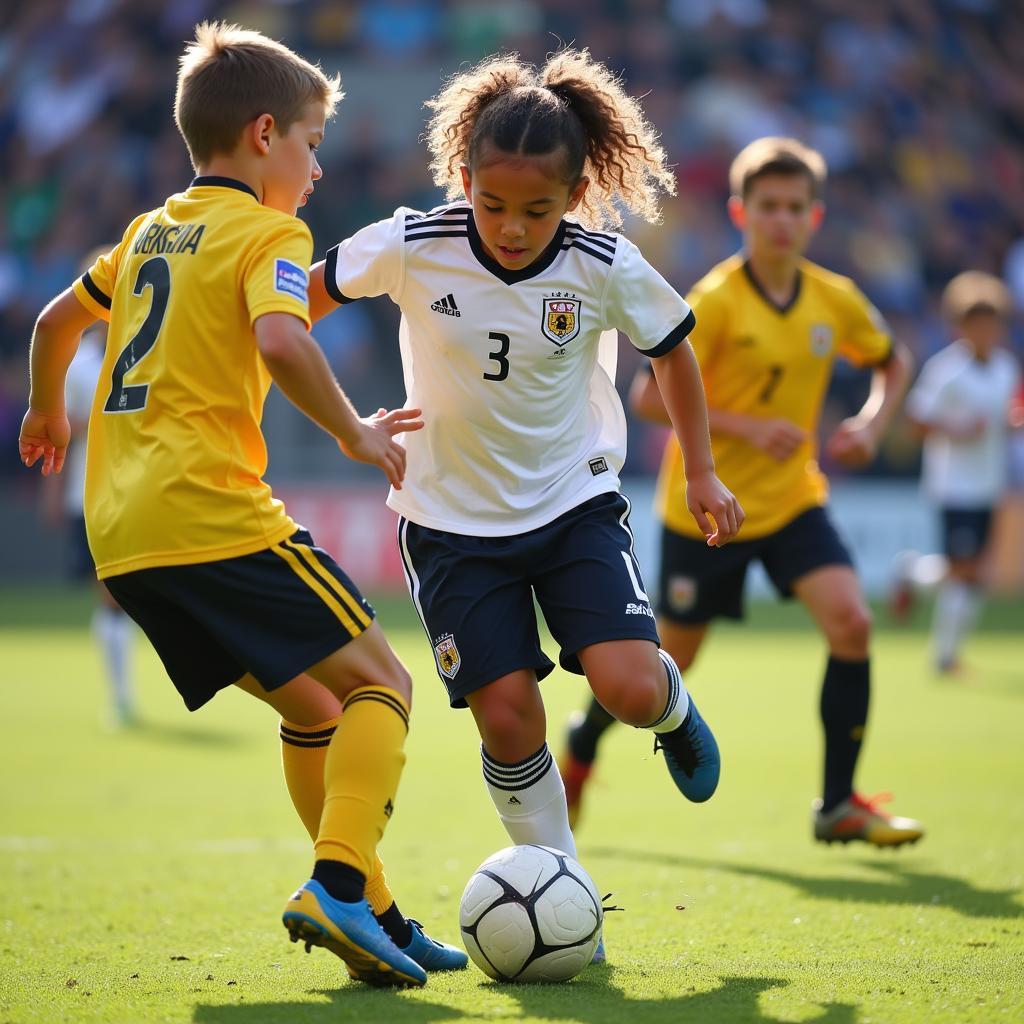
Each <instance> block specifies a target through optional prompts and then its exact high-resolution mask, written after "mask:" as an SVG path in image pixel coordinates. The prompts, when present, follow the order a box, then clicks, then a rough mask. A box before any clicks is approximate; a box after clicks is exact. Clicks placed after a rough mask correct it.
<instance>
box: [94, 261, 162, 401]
mask: <svg viewBox="0 0 1024 1024" xmlns="http://www.w3.org/2000/svg"><path fill="white" fill-rule="evenodd" d="M146 288H150V289H151V290H152V294H151V295H150V306H149V313H147V314H146V319H145V320H143V322H142V326H141V327H140V328H139V329H138V331H136V333H135V335H134V336H133V337H132V339H131V340H130V341H129V342H128V344H127V345H125V347H124V348H123V349H121V353H120V355H119V356H118V357H117V361H116V362H115V363H114V370H113V373H112V374H111V387H110V394H109V395H108V396H107V401H106V402H105V403H104V406H103V411H104V412H138V411H139V410H140V409H145V408H146V396H147V394H148V393H149V385H148V384H128V385H125V382H124V378H125V374H127V373H129V372H130V371H131V370H132V369H134V368H135V366H136V364H137V363H138V362H139V361H140V360H142V359H144V358H145V357H146V356H147V355H149V352H150V350H151V349H152V348H153V346H154V345H155V344H156V339H157V337H158V335H159V334H160V328H161V327H162V326H163V322H164V314H165V313H166V312H167V300H168V299H169V298H170V295H171V268H170V267H169V266H168V265H167V260H165V259H164V258H163V257H162V256H156V257H154V258H153V259H151V260H146V262H145V263H143V264H142V266H141V267H139V273H138V275H137V276H136V278H135V287H134V288H133V289H132V294H133V295H141V294H142V293H143V291H144V290H145V289H146Z"/></svg>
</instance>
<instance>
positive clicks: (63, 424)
mask: <svg viewBox="0 0 1024 1024" xmlns="http://www.w3.org/2000/svg"><path fill="white" fill-rule="evenodd" d="M95 320H96V317H95V316H94V315H93V314H92V313H90V312H89V311H88V310H87V309H86V308H85V307H84V306H83V305H82V304H81V303H80V302H79V301H78V299H77V298H76V297H75V293H74V292H73V291H72V290H71V289H70V288H68V289H66V290H65V291H63V292H61V293H60V295H58V296H57V298H55V299H53V301H52V302H50V303H49V304H48V305H47V306H46V308H45V309H44V310H43V311H42V313H40V314H39V318H38V319H37V320H36V326H35V330H34V331H33V332H32V348H31V355H30V389H29V398H28V411H27V412H26V413H25V418H24V419H23V420H22V422H21V433H20V435H19V437H18V452H19V454H20V455H21V461H22V462H23V463H24V464H25V465H26V466H34V465H35V464H36V462H38V461H39V459H40V458H41V459H42V460H43V464H42V471H43V476H49V475H50V473H59V472H60V471H61V469H62V468H63V466H64V456H65V455H66V454H67V448H68V444H69V443H70V441H71V426H70V424H69V423H68V417H67V414H66V412H65V411H64V382H65V380H66V378H67V375H68V367H69V366H70V365H71V360H72V359H74V357H75V352H76V351H77V350H78V343H79V341H80V340H81V338H82V331H84V330H85V329H86V327H88V326H89V325H90V324H92V323H94V322H95Z"/></svg>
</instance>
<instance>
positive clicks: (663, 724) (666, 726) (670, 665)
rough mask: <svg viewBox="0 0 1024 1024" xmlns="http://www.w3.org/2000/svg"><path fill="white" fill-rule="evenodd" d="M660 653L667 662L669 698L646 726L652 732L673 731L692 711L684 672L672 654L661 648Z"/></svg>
mask: <svg viewBox="0 0 1024 1024" xmlns="http://www.w3.org/2000/svg"><path fill="white" fill-rule="evenodd" d="M658 654H659V656H660V657H661V660H662V661H663V662H664V663H665V674H666V675H667V676H668V700H667V701H666V702H665V710H664V711H663V712H662V713H661V714H660V715H659V716H658V717H657V718H656V719H655V720H654V721H653V722H651V724H650V725H648V726H645V727H644V728H646V729H650V730H651V732H672V730H673V729H678V728H679V726H681V725H682V724H683V722H685V721H686V716H687V714H689V711H690V695H689V694H688V693H687V692H686V687H685V686H684V685H683V676H682V673H681V672H680V671H679V666H678V665H676V663H675V662H674V661H673V660H672V655H671V654H669V653H668V651H664V650H661V649H660V648H659V650H658Z"/></svg>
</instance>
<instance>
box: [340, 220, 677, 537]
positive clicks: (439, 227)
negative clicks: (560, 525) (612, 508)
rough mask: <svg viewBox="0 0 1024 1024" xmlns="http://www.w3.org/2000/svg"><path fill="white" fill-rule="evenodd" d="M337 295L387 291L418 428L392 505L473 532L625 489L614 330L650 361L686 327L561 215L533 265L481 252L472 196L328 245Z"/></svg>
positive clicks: (624, 247)
mask: <svg viewBox="0 0 1024 1024" xmlns="http://www.w3.org/2000/svg"><path fill="white" fill-rule="evenodd" d="M324 280H325V284H326V287H327V290H328V292H329V293H330V294H331V295H332V297H333V298H334V299H335V300H336V301H338V302H350V301H352V300H354V299H359V298H363V297H367V296H372V295H388V296H389V297H390V298H391V300H392V301H393V302H394V303H395V304H396V305H397V306H398V307H399V308H400V309H401V311H402V322H401V328H400V331H399V343H400V346H401V353H402V365H403V370H404V375H405V388H406V395H407V401H406V404H407V406H409V407H413V408H420V409H422V410H423V420H424V427H423V429H422V430H420V431H416V432H414V433H409V434H400V435H398V438H397V440H398V441H399V443H401V444H403V445H404V446H405V447H406V449H407V452H408V465H407V469H406V476H405V481H404V483H403V486H402V490H400V491H395V490H392V491H391V493H390V495H389V496H388V505H389V506H390V507H391V508H393V509H394V510H395V511H396V512H398V513H399V514H400V515H403V516H405V517H406V518H407V519H409V520H410V521H411V522H413V523H417V524H418V525H420V526H426V527H431V528H433V529H438V530H445V531H447V532H450V533H461V534H467V535H470V536H485V537H490V536H510V535H513V534H518V533H525V532H526V531H528V530H533V529H536V528H537V527H540V526H543V525H545V524H546V523H549V522H551V521H552V520H553V519H556V518H557V517H558V516H560V515H561V514H562V513H563V512H567V511H568V510H569V509H571V508H574V507H576V506H577V505H579V504H581V503H582V502H584V501H586V500H588V499H589V498H592V497H594V496H595V495H597V494H602V493H604V492H606V491H615V490H618V487H619V478H618V474H619V470H620V468H621V466H622V463H623V461H624V460H625V455H626V421H625V416H624V414H623V411H622V404H621V402H620V401H619V397H618V394H617V392H616V391H615V385H614V378H615V357H616V351H617V341H616V335H615V333H614V332H615V331H616V330H621V331H623V332H624V333H625V334H627V335H628V336H629V338H630V340H631V341H632V343H633V345H634V346H635V347H636V348H637V349H638V350H639V351H641V352H643V353H645V354H646V355H649V356H655V357H656V356H659V355H664V354H665V353H666V352H668V351H670V350H671V349H672V348H673V347H674V346H675V345H677V344H678V343H679V342H680V341H682V340H683V339H684V338H686V336H687V335H688V334H689V333H690V331H691V330H692V329H693V325H694V317H693V313H692V312H691V310H690V307H689V306H688V305H687V304H686V302H685V301H684V300H683V299H682V298H681V297H680V296H679V294H678V293H677V292H676V291H675V290H674V289H673V288H672V287H671V286H670V285H669V284H668V283H667V282H666V281H665V280H664V278H662V276H661V275H660V274H659V273H658V272H657V271H656V270H655V269H654V268H653V267H651V266H650V264H648V263H647V262H646V260H644V258H643V257H642V256H641V254H640V251H639V250H638V249H637V247H636V246H635V245H633V243H632V242H630V241H628V240H627V239H626V238H623V237H622V236H621V235H617V234H604V233H599V232H593V231H585V230H583V229H582V228H581V227H580V226H579V225H578V224H575V223H573V222H571V221H564V220H563V221H562V223H561V225H560V226H559V229H558V231H557V233H556V234H555V237H554V239H553V241H552V242H551V245H550V246H549V247H548V249H547V250H546V251H545V252H544V253H543V254H542V255H541V256H539V257H538V258H537V259H536V260H535V261H534V262H533V263H532V264H530V265H529V266H528V267H524V268H522V269H521V270H506V269H504V268H503V267H502V266H501V265H500V264H499V263H498V262H497V261H496V260H494V259H492V258H491V257H490V256H488V255H487V253H486V251H485V250H484V247H483V244H482V242H481V240H480V236H479V234H478V232H477V230H476V225H475V223H474V221H473V214H472V209H471V207H470V206H469V204H468V203H464V202H463V203H454V204H451V205H449V206H444V207H439V208H437V209H435V210H432V211H431V212H430V213H429V214H423V213H419V212H416V211H414V210H409V209H405V208H401V209H399V210H397V211H396V212H395V214H394V216H392V217H390V218H389V219H387V220H382V221H378V222H377V223H376V224H371V225H369V226H368V227H365V228H363V229H362V230H361V231H358V232H357V233H356V234H355V235H353V236H352V237H351V238H349V239H347V240H346V241H344V242H342V243H341V244H340V245H337V246H335V247H334V248H333V249H331V250H330V251H329V252H328V254H327V264H326V268H325V275H324Z"/></svg>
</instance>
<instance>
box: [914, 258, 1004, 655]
mask: <svg viewBox="0 0 1024 1024" xmlns="http://www.w3.org/2000/svg"><path fill="white" fill-rule="evenodd" d="M1012 306H1013V302H1012V298H1011V296H1010V292H1009V290H1008V289H1007V287H1006V286H1005V285H1004V284H1003V282H1002V281H1000V280H999V279H998V278H997V277H993V276H992V275H991V274H985V273H982V272H981V271H974V270H969V271H965V272H964V273H962V274H958V275H957V276H956V277H954V278H953V280H952V281H950V282H949V284H948V285H947V286H946V290H945V291H944V292H943V295H942V311H943V314H944V316H945V318H946V320H947V321H948V323H949V325H950V327H951V329H952V330H953V331H954V332H955V338H954V340H953V341H952V342H951V343H950V344H949V345H948V346H947V347H946V348H944V349H943V350H942V351H941V352H938V353H937V354H936V355H934V356H932V357H931V358H930V359H929V360H928V361H927V362H926V363H925V364H924V366H923V367H922V369H921V374H920V376H919V377H918V379H917V382H916V383H915V385H914V388H913V390H912V391H911V393H910V396H909V398H908V399H907V414H908V416H909V417H910V420H911V422H912V423H913V424H914V426H915V428H916V429H917V431H918V433H919V434H920V436H921V437H922V438H923V439H924V462H923V467H922V485H923V488H924V492H925V494H926V495H927V497H928V498H929V500H930V501H931V502H932V503H933V504H934V505H935V506H936V509H937V511H938V513H939V517H940V519H941V533H942V546H943V552H944V554H945V556H946V572H945V576H944V578H943V579H942V581H941V583H940V584H939V590H938V594H937V595H936V599H935V609H934V613H933V619H932V634H931V652H932V659H933V661H934V665H935V668H936V670H937V671H938V672H951V671H954V670H956V669H957V668H958V667H959V657H960V647H961V645H962V643H963V640H964V638H965V636H966V635H967V633H968V632H969V630H970V629H971V626H972V625H973V623H974V621H975V619H976V618H977V615H978V611H979V609H980V606H981V601H982V596H983V594H984V578H983V570H984V562H985V555H986V552H987V548H988V542H989V539H990V536H991V529H992V520H993V512H994V510H995V507H996V505H997V504H998V503H999V501H1000V500H1001V499H1002V497H1003V496H1004V493H1005V491H1006V488H1007V478H1008V470H1009V462H1010V458H1009V446H1008V439H1009V432H1010V428H1011V425H1014V423H1015V424H1016V425H1017V426H1019V425H1020V412H1021V410H1020V408H1019V407H1018V405H1017V404H1016V399H1015V393H1016V391H1017V389H1018V387H1019V386H1020V381H1021V374H1020V366H1019V364H1018V363H1017V360H1016V359H1015V358H1014V357H1013V355H1011V354H1010V352H1008V351H1007V350H1006V349H1005V348H1004V347H1003V342H1004V341H1005V340H1006V336H1007V321H1008V319H1009V317H1010V314H1011V312H1012ZM915 561H916V560H915ZM932 561H934V559H933V560H932ZM925 570H926V566H921V567H919V566H918V565H917V564H914V563H913V562H912V563H911V564H906V563H904V566H903V569H902V574H901V575H902V578H901V580H900V586H901V588H902V593H903V595H906V596H909V595H910V594H911V593H912V588H913V586H914V583H915V580H919V579H921V578H922V576H923V575H924V574H925ZM903 603H905V598H904V602H903Z"/></svg>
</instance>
